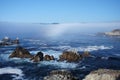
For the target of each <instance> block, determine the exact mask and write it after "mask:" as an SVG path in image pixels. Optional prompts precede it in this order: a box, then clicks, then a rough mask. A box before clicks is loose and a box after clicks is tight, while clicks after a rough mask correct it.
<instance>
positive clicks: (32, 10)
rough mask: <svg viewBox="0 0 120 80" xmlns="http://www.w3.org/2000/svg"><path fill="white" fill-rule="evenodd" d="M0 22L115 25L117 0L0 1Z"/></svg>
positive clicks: (119, 17)
mask: <svg viewBox="0 0 120 80" xmlns="http://www.w3.org/2000/svg"><path fill="white" fill-rule="evenodd" d="M0 21H2V22H4V21H5V22H18V23H19V22H23V23H79V22H118V21H120V0H0Z"/></svg>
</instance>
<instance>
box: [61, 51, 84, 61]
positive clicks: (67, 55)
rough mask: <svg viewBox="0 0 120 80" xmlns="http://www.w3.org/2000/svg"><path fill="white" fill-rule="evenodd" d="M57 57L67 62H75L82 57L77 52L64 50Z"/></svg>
mask: <svg viewBox="0 0 120 80" xmlns="http://www.w3.org/2000/svg"><path fill="white" fill-rule="evenodd" d="M59 58H60V61H64V60H66V61H68V62H76V61H79V60H80V59H82V56H81V55H80V54H79V53H77V52H73V51H64V52H63V53H62V55H60V56H59Z"/></svg>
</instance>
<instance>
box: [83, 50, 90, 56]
mask: <svg viewBox="0 0 120 80" xmlns="http://www.w3.org/2000/svg"><path fill="white" fill-rule="evenodd" d="M90 56H91V54H90V53H89V52H88V51H85V52H84V53H83V54H82V57H83V58H85V57H90Z"/></svg>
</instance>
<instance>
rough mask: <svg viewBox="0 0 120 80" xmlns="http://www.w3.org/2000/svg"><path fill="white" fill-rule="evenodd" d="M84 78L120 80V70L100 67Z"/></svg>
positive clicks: (86, 79)
mask: <svg viewBox="0 0 120 80" xmlns="http://www.w3.org/2000/svg"><path fill="white" fill-rule="evenodd" d="M83 80H120V70H110V69H99V70H96V71H92V72H91V73H90V74H88V75H87V76H86V77H85V79H83Z"/></svg>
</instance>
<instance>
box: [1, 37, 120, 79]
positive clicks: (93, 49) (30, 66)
mask: <svg viewBox="0 0 120 80" xmlns="http://www.w3.org/2000/svg"><path fill="white" fill-rule="evenodd" d="M119 44H120V38H116V37H105V36H93V35H84V36H83V35H79V37H78V36H75V37H73V38H70V37H61V38H59V39H41V38H40V39H39V38H37V39H32V38H23V39H21V40H20V45H21V46H22V47H24V48H26V49H28V50H29V51H30V53H31V54H36V53H37V52H39V51H42V52H43V53H44V54H50V55H53V56H54V57H55V58H56V60H55V61H41V62H39V63H33V62H31V61H29V59H19V58H13V59H9V58H8V57H9V55H10V53H11V52H12V51H13V50H14V49H15V47H16V46H17V45H12V46H0V80H42V79H43V77H44V76H46V75H48V74H49V72H50V71H52V70H56V69H67V70H70V71H71V72H72V73H73V74H74V76H77V77H79V78H80V79H82V78H84V76H85V75H87V74H88V73H89V72H90V71H92V70H96V69H99V68H108V69H120V45H119ZM64 50H77V51H78V52H80V53H82V52H83V51H89V52H90V53H91V54H92V55H93V57H92V58H86V59H83V60H81V61H79V62H78V63H68V62H66V61H63V62H58V61H57V60H58V59H59V55H60V54H62V52H63V51H64Z"/></svg>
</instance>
